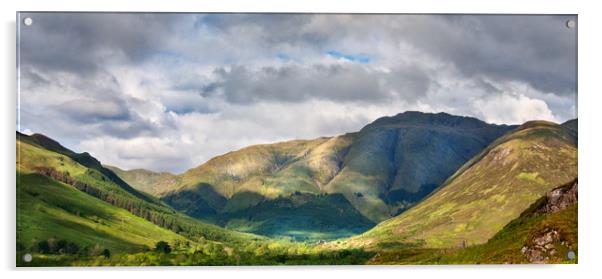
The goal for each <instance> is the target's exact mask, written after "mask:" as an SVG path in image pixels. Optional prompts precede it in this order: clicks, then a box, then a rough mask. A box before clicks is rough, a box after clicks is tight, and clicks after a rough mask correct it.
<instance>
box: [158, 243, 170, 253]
mask: <svg viewBox="0 0 602 279" xmlns="http://www.w3.org/2000/svg"><path fill="white" fill-rule="evenodd" d="M155 251H157V252H160V253H164V254H169V253H170V252H171V247H170V246H169V244H168V243H167V242H165V241H159V242H157V244H155Z"/></svg>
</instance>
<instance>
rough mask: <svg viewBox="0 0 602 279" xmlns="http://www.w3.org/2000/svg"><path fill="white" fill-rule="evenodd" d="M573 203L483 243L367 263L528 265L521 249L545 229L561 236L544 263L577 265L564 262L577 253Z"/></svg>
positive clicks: (391, 253) (391, 254)
mask: <svg viewBox="0 0 602 279" xmlns="http://www.w3.org/2000/svg"><path fill="white" fill-rule="evenodd" d="M577 213H578V212H577V204H575V205H572V206H570V207H568V208H566V209H563V210H561V211H558V212H556V213H552V214H544V215H532V214H527V215H524V216H521V217H519V218H517V219H515V220H513V221H512V222H510V223H509V224H508V225H506V226H505V227H504V228H503V229H502V230H501V231H499V232H498V233H496V234H495V236H493V237H492V238H491V239H490V240H489V241H487V242H486V243H484V244H480V245H475V246H470V247H467V248H464V249H462V248H452V249H419V248H418V249H411V248H410V249H401V250H400V249H388V250H387V249H385V250H383V251H380V252H379V253H378V256H377V257H374V258H372V259H371V260H370V261H369V262H368V263H369V264H501V263H521V264H524V263H529V261H528V259H527V258H526V257H525V256H524V255H523V254H522V253H521V249H522V248H523V247H525V246H527V245H529V244H530V240H531V239H533V238H534V237H535V236H539V235H541V233H542V232H543V231H545V230H547V229H549V228H553V229H555V230H557V231H559V232H560V234H561V235H562V241H563V242H565V245H562V244H561V243H554V247H555V248H556V250H557V251H558V253H557V254H556V255H555V256H552V257H551V258H550V260H549V261H548V263H577V260H578V259H577V258H575V259H572V260H570V259H567V258H566V255H567V252H568V251H569V248H568V245H567V244H570V246H571V248H570V250H572V251H575V253H576V254H577V252H578V239H577V215H578V214H577Z"/></svg>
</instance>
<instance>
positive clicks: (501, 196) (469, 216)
mask: <svg viewBox="0 0 602 279" xmlns="http://www.w3.org/2000/svg"><path fill="white" fill-rule="evenodd" d="M576 177H577V147H576V138H575V137H574V136H573V134H572V133H571V132H570V131H569V130H568V129H567V128H565V127H563V126H561V125H558V124H554V123H550V122H543V121H536V122H528V123H525V124H524V125H522V126H520V127H519V128H517V129H515V130H514V131H512V132H511V133H508V134H507V135H505V136H503V137H501V138H499V139H497V140H496V141H495V142H494V143H492V144H491V145H490V146H489V147H488V148H486V149H485V150H483V151H482V152H481V153H480V154H479V155H477V156H475V157H474V158H473V159H472V160H470V161H469V162H467V163H466V164H465V165H464V166H463V167H462V168H460V169H459V170H458V171H457V172H456V173H455V174H454V175H453V176H451V177H450V178H449V179H448V180H447V182H446V183H445V185H444V186H442V187H441V188H440V189H438V190H437V191H435V192H434V193H433V194H431V195H430V196H428V197H427V198H426V199H424V200H423V201H422V202H420V203H419V204H417V205H416V206H415V207H413V208H411V209H410V210H408V211H406V212H404V213H402V214H401V215H399V216H396V217H394V218H391V219H389V220H387V221H384V222H382V223H380V224H378V225H377V226H376V227H375V228H373V229H372V230H370V231H368V232H366V233H364V234H362V235H359V236H357V237H353V238H351V239H349V240H348V241H347V244H348V245H352V246H355V245H358V246H368V247H374V246H377V245H379V244H381V245H382V244H383V243H388V244H397V245H408V246H421V247H457V246H460V245H462V244H463V243H464V244H466V245H473V244H479V243H483V242H485V241H487V240H488V239H489V238H491V237H492V236H493V235H494V234H495V233H497V232H498V231H500V230H501V229H502V228H503V227H504V226H505V225H506V224H507V223H508V222H510V221H511V220H513V219H515V218H517V217H518V216H519V215H520V213H521V212H523V211H524V210H525V209H527V208H528V207H529V205H531V204H532V203H533V202H535V201H536V200H537V199H538V198H540V197H541V196H542V195H544V194H545V193H547V192H548V191H550V190H551V189H552V188H554V187H555V186H557V185H559V184H564V183H567V182H569V181H571V180H573V179H575V178H576Z"/></svg>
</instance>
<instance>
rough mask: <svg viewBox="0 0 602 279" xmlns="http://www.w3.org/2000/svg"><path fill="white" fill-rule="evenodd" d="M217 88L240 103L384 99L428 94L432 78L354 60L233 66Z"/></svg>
mask: <svg viewBox="0 0 602 279" xmlns="http://www.w3.org/2000/svg"><path fill="white" fill-rule="evenodd" d="M216 73H217V75H218V76H219V80H220V81H219V82H218V83H217V88H220V89H221V90H222V91H223V95H224V96H225V98H226V99H227V100H228V101H230V102H232V103H237V104H243V103H253V102H260V101H283V102H300V101H306V100H310V99H323V100H333V101H339V102H367V103H382V102H385V101H391V100H393V99H396V98H404V99H415V98H416V96H420V95H424V94H426V90H427V89H428V87H429V83H430V80H429V78H428V77H427V76H426V75H425V74H424V73H422V72H420V69H418V68H415V69H414V71H410V70H408V69H405V68H402V69H395V70H394V71H386V72H385V71H383V70H381V69H374V68H370V67H366V66H362V65H357V64H354V63H343V64H332V65H322V64H316V65H308V66H300V65H295V64H293V65H286V66H281V67H273V66H270V67H261V68H259V69H254V68H253V67H247V66H233V67H230V68H229V69H226V68H218V69H216Z"/></svg>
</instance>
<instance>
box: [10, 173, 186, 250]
mask: <svg viewBox="0 0 602 279" xmlns="http://www.w3.org/2000/svg"><path fill="white" fill-rule="evenodd" d="M17 176H18V177H19V180H18V182H17V212H18V215H17V241H18V242H19V243H21V244H22V245H23V246H24V247H26V248H27V249H28V248H29V247H32V245H34V244H35V243H36V242H37V241H40V240H46V239H49V238H51V237H54V238H57V239H65V240H68V241H71V242H75V243H77V244H78V245H80V247H86V246H88V247H94V246H95V245H96V244H98V245H100V246H103V247H106V248H108V249H110V250H111V251H113V252H135V251H140V250H141V249H143V248H145V247H146V248H151V247H153V245H154V244H155V243H156V242H157V241H159V240H164V241H168V242H170V243H173V242H174V241H175V240H185V238H184V237H182V236H180V235H178V234H176V233H174V232H172V231H170V230H166V229H163V228H160V227H158V226H156V225H154V224H152V223H151V222H149V221H146V220H144V219H142V218H140V217H137V216H135V215H133V214H131V213H129V212H128V211H126V210H124V209H121V208H117V207H115V206H111V205H110V204H108V203H105V202H103V201H100V200H98V199H96V198H94V197H92V196H89V195H87V194H85V193H83V192H81V191H78V190H77V189H75V188H73V187H72V186H69V185H66V184H63V183H60V182H57V181H54V180H52V179H49V178H47V177H45V176H42V175H39V174H32V173H27V172H26V171H24V172H19V173H18V174H17Z"/></svg>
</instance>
